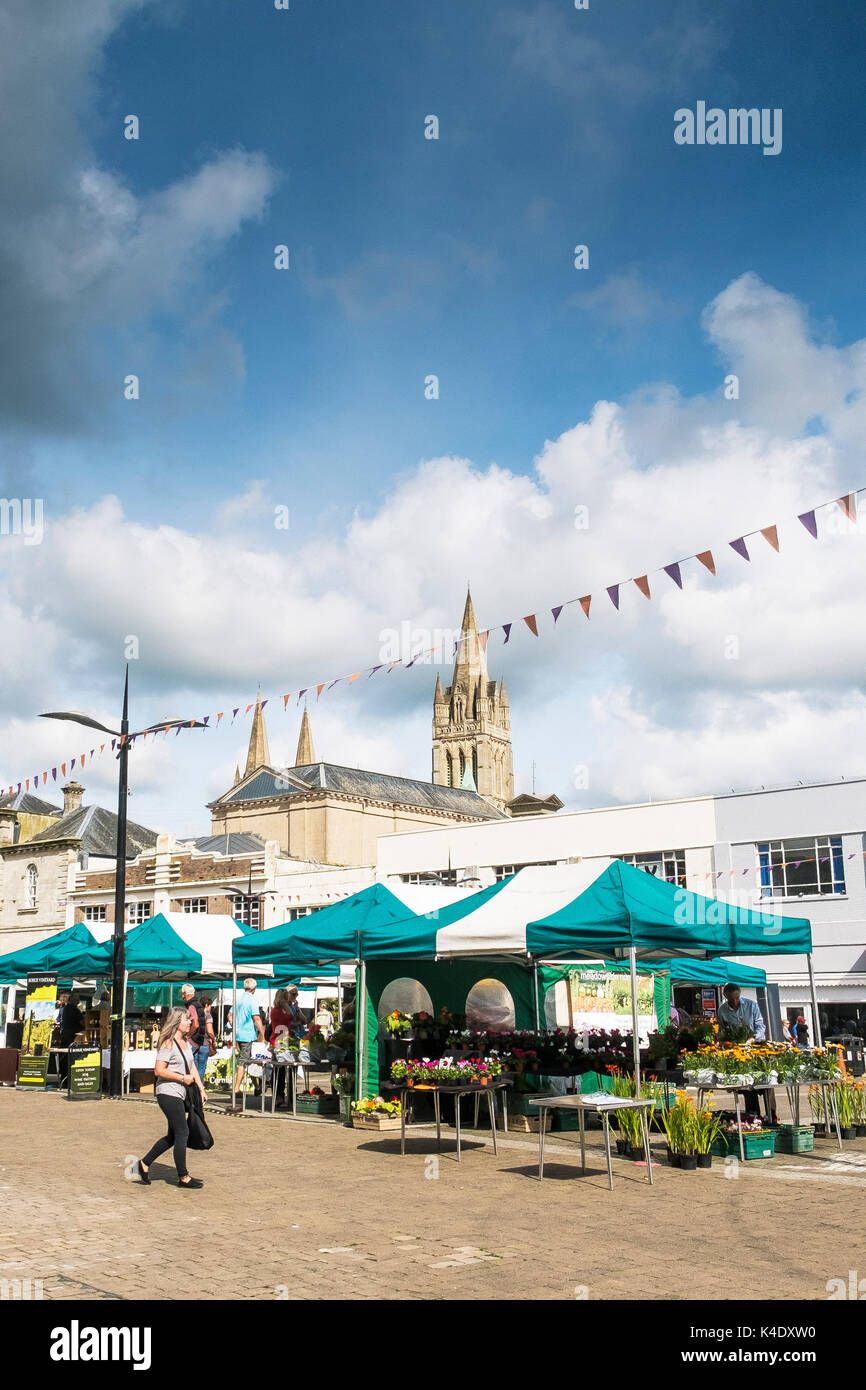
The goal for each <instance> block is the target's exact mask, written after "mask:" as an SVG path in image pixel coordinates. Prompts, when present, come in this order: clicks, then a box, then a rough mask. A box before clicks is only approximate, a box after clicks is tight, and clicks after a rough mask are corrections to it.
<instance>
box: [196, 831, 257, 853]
mask: <svg viewBox="0 0 866 1390" xmlns="http://www.w3.org/2000/svg"><path fill="white" fill-rule="evenodd" d="M185 843H187V844H194V845H195V847H196V849H200V850H202V851H203V852H204V853H205V854H262V853H263V851H264V848H265V842H264V840H263V839H262V837H261V835H245V834H241V833H240V832H235V831H230V832H229V834H228V835H199V837H198V839H197V840H192V841H186V842H185Z"/></svg>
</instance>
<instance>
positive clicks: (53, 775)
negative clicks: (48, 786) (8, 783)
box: [9, 767, 57, 796]
mask: <svg viewBox="0 0 866 1390" xmlns="http://www.w3.org/2000/svg"><path fill="white" fill-rule="evenodd" d="M51 777H52V780H53V781H54V782H56V781H57V768H56V767H52V769H51ZM9 795H10V796H11V795H12V788H11V787H10V788H9Z"/></svg>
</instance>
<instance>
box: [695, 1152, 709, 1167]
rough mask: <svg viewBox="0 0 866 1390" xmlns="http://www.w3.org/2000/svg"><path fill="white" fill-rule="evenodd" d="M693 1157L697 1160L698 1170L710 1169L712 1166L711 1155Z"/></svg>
mask: <svg viewBox="0 0 866 1390" xmlns="http://www.w3.org/2000/svg"><path fill="white" fill-rule="evenodd" d="M695 1157H696V1158H697V1160H698V1167H699V1168H712V1166H713V1155H712V1154H709V1153H707V1154H696V1155H695Z"/></svg>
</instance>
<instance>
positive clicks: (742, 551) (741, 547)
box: [728, 536, 749, 560]
mask: <svg viewBox="0 0 866 1390" xmlns="http://www.w3.org/2000/svg"><path fill="white" fill-rule="evenodd" d="M728 544H729V545H730V547H731V549H732V550H736V552H737V554H738V555H742V557H743V559H744V560H748V559H749V551H748V549H747V547H746V541H745V537H743V536H740V537H739V538H738V539H737V540H735V541H729V542H728Z"/></svg>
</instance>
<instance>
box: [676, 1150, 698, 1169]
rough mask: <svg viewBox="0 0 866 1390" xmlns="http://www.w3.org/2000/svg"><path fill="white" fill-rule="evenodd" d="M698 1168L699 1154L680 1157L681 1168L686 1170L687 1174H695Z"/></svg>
mask: <svg viewBox="0 0 866 1390" xmlns="http://www.w3.org/2000/svg"><path fill="white" fill-rule="evenodd" d="M697 1166H698V1156H697V1154H681V1155H680V1167H681V1168H685V1169H686V1171H687V1172H690V1173H693V1172H694V1170H695V1169H696V1168H697Z"/></svg>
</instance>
